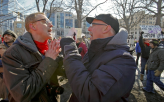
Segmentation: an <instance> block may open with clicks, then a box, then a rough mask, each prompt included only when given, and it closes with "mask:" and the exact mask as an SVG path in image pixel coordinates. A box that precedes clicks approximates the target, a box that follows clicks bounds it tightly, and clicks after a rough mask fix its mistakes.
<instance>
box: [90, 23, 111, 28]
mask: <svg viewBox="0 0 164 102" xmlns="http://www.w3.org/2000/svg"><path fill="white" fill-rule="evenodd" d="M94 24H95V25H105V26H108V25H107V24H100V23H91V27H92V25H94Z"/></svg>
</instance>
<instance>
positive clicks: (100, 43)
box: [88, 36, 113, 59]
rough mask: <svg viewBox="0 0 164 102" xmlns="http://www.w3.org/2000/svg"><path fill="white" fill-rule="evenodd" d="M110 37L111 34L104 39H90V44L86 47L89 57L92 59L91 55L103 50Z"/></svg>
mask: <svg viewBox="0 0 164 102" xmlns="http://www.w3.org/2000/svg"><path fill="white" fill-rule="evenodd" d="M112 38H113V36H112V37H108V38H104V39H95V40H93V41H91V45H90V47H89V49H88V56H89V59H92V57H94V55H95V53H97V52H100V51H102V50H104V47H105V46H106V45H107V43H108V42H109V41H110V40H111V39H112Z"/></svg>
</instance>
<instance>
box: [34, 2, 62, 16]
mask: <svg viewBox="0 0 164 102" xmlns="http://www.w3.org/2000/svg"><path fill="white" fill-rule="evenodd" d="M35 2H36V7H37V10H38V12H45V11H46V8H47V9H49V15H48V18H50V17H51V14H52V12H55V11H56V10H57V8H60V7H61V6H62V4H63V0H61V1H58V0H51V1H50V0H42V3H41V2H40V0H35ZM54 5H55V7H54ZM41 8H42V11H41V10H40V9H41Z"/></svg>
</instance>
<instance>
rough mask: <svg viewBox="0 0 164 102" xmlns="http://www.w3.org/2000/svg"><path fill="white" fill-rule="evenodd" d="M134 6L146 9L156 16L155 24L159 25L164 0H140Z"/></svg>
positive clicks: (162, 14)
mask: <svg viewBox="0 0 164 102" xmlns="http://www.w3.org/2000/svg"><path fill="white" fill-rule="evenodd" d="M138 5H139V6H137V7H136V8H142V9H145V10H147V11H148V12H149V13H150V14H152V15H153V16H154V17H156V23H155V25H159V26H161V18H162V16H164V0H141V1H140V2H139V3H138Z"/></svg>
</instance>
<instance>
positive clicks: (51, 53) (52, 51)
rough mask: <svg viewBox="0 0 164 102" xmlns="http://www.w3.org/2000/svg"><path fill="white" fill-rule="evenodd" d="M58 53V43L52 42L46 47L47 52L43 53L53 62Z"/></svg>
mask: <svg viewBox="0 0 164 102" xmlns="http://www.w3.org/2000/svg"><path fill="white" fill-rule="evenodd" d="M60 52H61V49H60V42H58V41H56V40H54V41H51V43H50V44H49V45H48V50H47V51H46V52H45V57H50V58H52V59H54V60H55V59H56V58H57V56H58V55H59V53H60Z"/></svg>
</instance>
